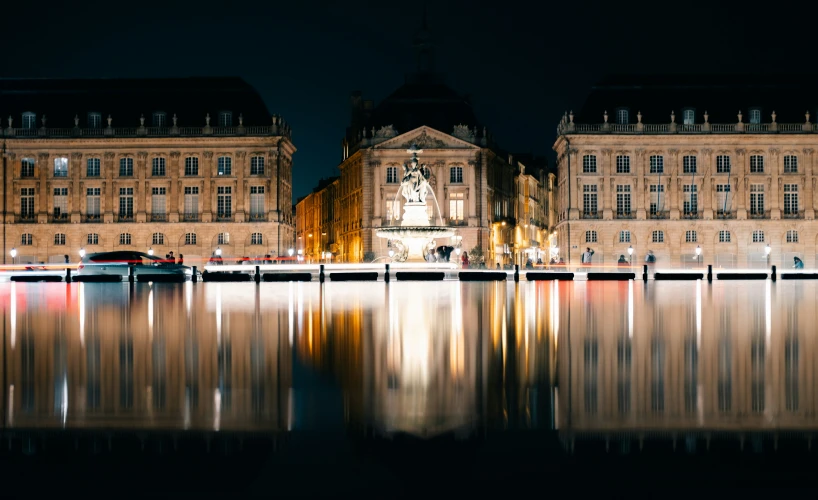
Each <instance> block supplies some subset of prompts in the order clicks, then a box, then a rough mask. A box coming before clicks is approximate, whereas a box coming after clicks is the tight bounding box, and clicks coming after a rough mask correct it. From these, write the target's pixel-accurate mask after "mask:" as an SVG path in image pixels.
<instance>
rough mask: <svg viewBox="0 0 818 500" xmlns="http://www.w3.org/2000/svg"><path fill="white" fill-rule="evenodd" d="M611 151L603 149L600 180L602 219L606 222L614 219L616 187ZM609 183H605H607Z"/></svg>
mask: <svg viewBox="0 0 818 500" xmlns="http://www.w3.org/2000/svg"><path fill="white" fill-rule="evenodd" d="M611 152H612V151H611V150H610V149H603V150H602V172H600V173H601V175H602V177H601V178H600V180H601V181H602V182H600V183H599V187H600V189H602V191H603V192H602V218H603V219H604V220H611V219H613V206H614V201H613V197H614V194H613V192H614V190H615V189H616V187H615V186H614V184H615V182H614V177H613V175H612V172H613V167H612V165H611ZM606 180H607V181H609V182H605V181H606Z"/></svg>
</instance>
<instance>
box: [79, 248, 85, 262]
mask: <svg viewBox="0 0 818 500" xmlns="http://www.w3.org/2000/svg"><path fill="white" fill-rule="evenodd" d="M79 254H80V259H81V258H83V257H85V249H84V248H80V251H79Z"/></svg>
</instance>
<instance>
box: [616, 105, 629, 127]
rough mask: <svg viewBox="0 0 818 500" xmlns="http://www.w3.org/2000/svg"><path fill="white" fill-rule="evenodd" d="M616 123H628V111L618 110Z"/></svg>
mask: <svg viewBox="0 0 818 500" xmlns="http://www.w3.org/2000/svg"><path fill="white" fill-rule="evenodd" d="M616 123H618V124H620V125H625V124H627V123H628V110H627V109H625V108H619V109H617V110H616Z"/></svg>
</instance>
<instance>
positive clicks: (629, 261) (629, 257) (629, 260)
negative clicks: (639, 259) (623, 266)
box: [628, 245, 633, 266]
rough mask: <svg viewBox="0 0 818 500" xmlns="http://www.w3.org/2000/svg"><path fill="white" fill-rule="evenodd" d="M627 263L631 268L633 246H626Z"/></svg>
mask: <svg viewBox="0 0 818 500" xmlns="http://www.w3.org/2000/svg"><path fill="white" fill-rule="evenodd" d="M628 263H629V264H630V265H631V266H633V245H628Z"/></svg>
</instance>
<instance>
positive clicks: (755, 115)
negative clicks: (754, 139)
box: [750, 108, 761, 125]
mask: <svg viewBox="0 0 818 500" xmlns="http://www.w3.org/2000/svg"><path fill="white" fill-rule="evenodd" d="M750 123H751V124H753V125H756V124H759V123H761V110H760V109H758V108H753V109H751V110H750Z"/></svg>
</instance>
